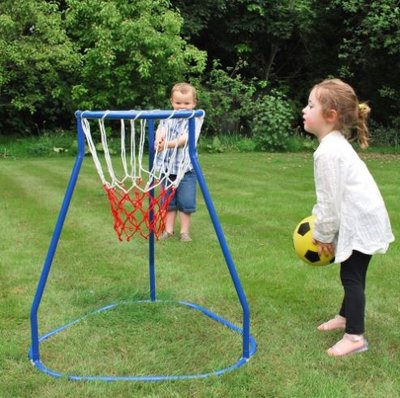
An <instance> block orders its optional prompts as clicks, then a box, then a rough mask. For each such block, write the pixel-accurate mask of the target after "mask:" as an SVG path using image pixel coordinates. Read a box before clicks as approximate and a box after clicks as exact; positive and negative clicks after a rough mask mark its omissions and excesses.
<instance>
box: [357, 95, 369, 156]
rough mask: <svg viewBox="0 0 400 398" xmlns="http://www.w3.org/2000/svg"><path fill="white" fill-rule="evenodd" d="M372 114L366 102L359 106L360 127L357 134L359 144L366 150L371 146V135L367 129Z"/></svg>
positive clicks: (358, 126)
mask: <svg viewBox="0 0 400 398" xmlns="http://www.w3.org/2000/svg"><path fill="white" fill-rule="evenodd" d="M370 112H371V108H370V107H369V106H368V104H367V103H366V102H362V103H360V104H359V105H358V125H357V133H358V142H359V144H360V147H361V148H363V149H365V148H367V147H368V145H369V134H368V127H367V119H368V116H369V114H370Z"/></svg>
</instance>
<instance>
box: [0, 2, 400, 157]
mask: <svg viewBox="0 0 400 398" xmlns="http://www.w3.org/2000/svg"><path fill="white" fill-rule="evenodd" d="M399 69H400V5H399V3H398V2H396V1H393V0H374V1H367V0H330V1H327V0H322V1H320V0H296V1H294V0H282V1H274V0H235V1H228V0H215V1H212V0H204V1H202V2H201V3H194V2H191V1H188V0H154V1H153V0H137V1H134V2H133V1H130V0H118V1H117V0H107V1H106V0H99V1H95V0H52V1H46V0H3V1H2V2H1V3H0V133H1V134H2V135H10V136H13V137H15V136H21V135H41V134H43V133H45V132H47V133H48V134H53V133H54V132H55V131H56V130H60V129H61V130H68V129H70V130H72V129H74V112H75V111H76V110H77V109H144V108H150V109H153V108H158V109H160V108H167V107H169V103H168V96H169V91H170V88H171V86H172V85H173V84H174V83H175V82H177V81H181V80H187V81H190V82H192V83H193V84H195V85H196V87H197V88H198V91H199V107H202V108H204V109H205V110H206V112H207V123H206V124H205V126H204V129H203V133H204V135H205V136H208V137H214V136H216V135H220V134H221V133H227V134H234V135H239V136H240V137H244V138H249V139H253V140H254V141H255V143H256V145H257V146H258V147H260V148H263V149H264V150H278V149H279V148H278V147H279V145H277V143H279V141H282V145H281V146H282V147H285V145H286V144H285V141H286V139H287V136H290V135H293V134H294V132H295V131H298V130H299V125H300V124H301V123H300V122H301V118H300V114H301V109H302V106H303V104H304V102H305V100H306V98H307V95H308V91H309V89H310V87H312V85H313V84H314V83H315V82H316V81H319V80H321V79H324V78H326V77H329V76H336V77H340V78H343V79H345V80H346V81H348V82H349V83H350V84H352V85H353V86H354V87H355V89H356V91H357V93H358V94H359V97H360V99H362V100H367V101H369V103H370V105H371V108H372V110H373V113H372V119H373V124H372V125H373V126H374V130H375V131H374V136H375V137H374V138H375V139H376V141H377V142H382V141H385V144H387V145H393V142H394V141H395V142H397V137H398V131H399V130H400V117H399V116H398V115H399V114H400V104H399V102H398V101H397V98H398V97H399V95H400V75H399V74H398V73H394V72H393V71H396V70H399ZM273 97H274V98H275V99H272V98H273ZM266 98H269V100H268V101H269V103H270V104H269V105H268V104H267V103H266V101H267V100H266ZM274 101H275V102H276V104H277V106H276V107H275V108H273V109H272V110H271V106H270V105H271V104H272V103H273V102H274ZM256 113H257V116H255V114H256ZM266 113H268V114H269V115H271V114H272V113H274V116H268V115H266ZM271 117H273V118H274V123H275V124H273V125H274V126H277V125H278V123H277V121H279V120H284V119H285V120H286V122H285V123H281V124H280V128H279V129H276V128H275V127H274V133H275V134H276V135H277V138H276V140H275V141H276V142H270V143H268V141H271V138H270V137H269V134H270V132H271V130H270V127H271V125H269V126H265V127H263V123H264V122H266V123H271V121H270V118H271ZM255 119H256V120H258V122H254V120H255ZM284 125H286V127H284ZM300 130H301V128H300ZM387 131H390V134H389V135H388V134H386V132H387ZM389 136H390V137H389ZM386 137H387V138H388V139H386ZM393 137H394V138H393ZM261 141H263V143H261ZM267 144H268V145H267ZM395 145H396V144H395Z"/></svg>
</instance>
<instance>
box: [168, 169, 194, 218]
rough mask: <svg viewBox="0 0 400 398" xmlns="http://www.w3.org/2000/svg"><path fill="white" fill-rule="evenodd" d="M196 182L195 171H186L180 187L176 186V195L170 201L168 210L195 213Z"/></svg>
mask: <svg viewBox="0 0 400 398" xmlns="http://www.w3.org/2000/svg"><path fill="white" fill-rule="evenodd" d="M170 177H172V176H170ZM172 179H173V177H172ZM196 182H197V178H196V173H195V172H194V171H188V172H187V173H185V175H184V176H183V178H182V180H181V182H180V183H179V185H178V188H176V191H175V195H174V197H173V198H172V200H171V202H170V203H169V206H168V210H179V211H181V212H183V213H194V212H195V211H196Z"/></svg>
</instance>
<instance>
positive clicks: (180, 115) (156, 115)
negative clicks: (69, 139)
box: [75, 109, 205, 120]
mask: <svg viewBox="0 0 400 398" xmlns="http://www.w3.org/2000/svg"><path fill="white" fill-rule="evenodd" d="M75 116H76V117H77V118H82V119H134V120H136V119H192V118H194V117H204V116H205V111H204V110H202V109H197V110H193V111H189V110H179V111H174V110H153V111H146V110H145V111H140V110H128V111H107V110H106V111H80V110H78V111H76V112H75Z"/></svg>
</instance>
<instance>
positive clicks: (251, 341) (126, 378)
mask: <svg viewBox="0 0 400 398" xmlns="http://www.w3.org/2000/svg"><path fill="white" fill-rule="evenodd" d="M126 303H128V302H127V301H125V302H121V303H117V304H111V305H107V306H105V307H102V308H100V309H98V310H95V311H94V312H92V313H90V314H88V315H85V316H83V317H81V318H79V319H76V320H74V321H71V322H69V323H67V324H65V325H64V326H61V327H59V328H57V329H54V330H52V331H51V332H48V333H46V334H44V335H43V336H40V337H39V344H40V343H41V342H43V341H44V340H47V339H49V338H50V337H51V336H54V335H55V334H57V333H59V332H61V331H63V330H65V329H67V328H69V327H71V326H73V325H75V324H76V323H78V322H80V321H82V320H84V319H86V318H88V317H90V316H92V315H95V314H98V313H100V312H105V311H108V310H111V309H113V308H115V307H117V306H118V305H120V304H126ZM135 303H138V304H142V303H169V304H171V303H172V304H180V305H183V306H186V307H189V308H193V309H195V310H197V311H199V312H201V313H202V314H204V315H206V316H208V317H209V318H211V319H212V320H214V321H216V322H219V323H221V324H223V325H224V326H226V327H228V328H229V329H231V330H233V331H234V332H237V333H240V334H242V335H243V329H242V328H239V327H238V326H236V325H234V324H233V323H231V322H229V321H227V320H226V319H224V318H222V317H220V316H219V315H217V314H215V313H213V312H211V311H210V310H208V309H207V308H204V307H201V306H200V305H197V304H192V303H188V302H185V301H178V302H175V301H165V300H156V301H151V300H140V301H136V302H135ZM249 345H250V347H249V357H248V358H244V357H241V358H240V359H239V360H238V361H237V362H236V363H234V364H232V365H230V366H228V367H226V368H223V369H218V370H215V371H213V372H208V373H197V374H189V375H174V376H163V375H158V376H79V375H70V374H63V373H59V372H57V371H54V370H51V369H49V368H47V367H46V366H45V365H44V364H43V363H42V362H41V361H40V359H37V360H33V358H32V347H31V348H30V349H29V353H28V356H29V359H30V360H31V362H32V364H33V365H34V366H35V367H36V368H38V369H39V370H40V371H42V372H44V373H46V374H48V375H50V376H53V377H56V378H59V377H62V378H66V379H68V380H75V381H81V380H82V381H84V380H95V381H98V380H100V381H163V380H183V379H201V378H206V377H210V376H221V375H223V374H224V373H227V372H231V371H232V370H234V369H237V368H240V367H241V366H243V365H244V364H245V363H246V362H248V361H249V360H250V358H251V357H252V356H253V355H254V354H255V353H256V351H257V344H256V341H255V340H254V338H253V337H252V336H250V338H249Z"/></svg>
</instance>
